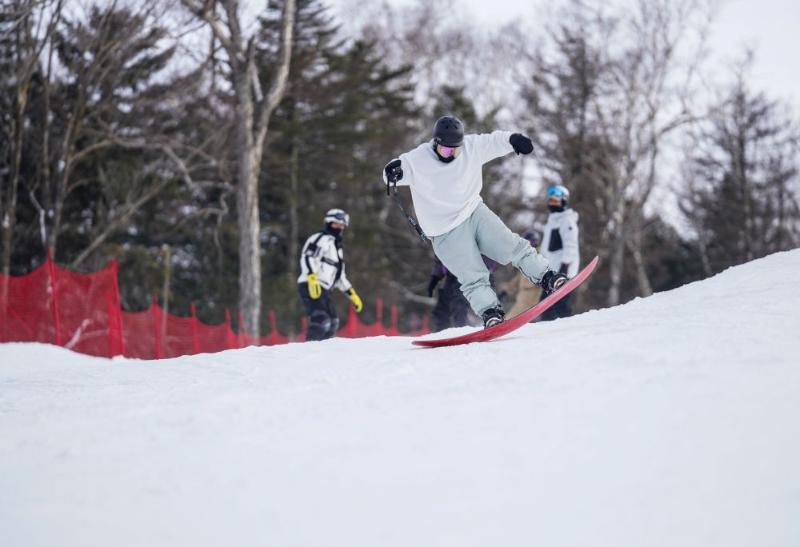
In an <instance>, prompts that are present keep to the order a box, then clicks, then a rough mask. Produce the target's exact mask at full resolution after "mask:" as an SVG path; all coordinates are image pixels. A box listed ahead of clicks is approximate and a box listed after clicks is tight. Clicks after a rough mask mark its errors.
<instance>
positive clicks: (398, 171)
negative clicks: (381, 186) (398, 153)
mask: <svg viewBox="0 0 800 547" xmlns="http://www.w3.org/2000/svg"><path fill="white" fill-rule="evenodd" d="M402 178H403V168H402V167H400V160H399V159H397V158H395V159H393V160H392V161H390V162H389V163H387V164H386V167H384V168H383V179H384V180H385V181H386V195H387V196H388V195H389V184H397V181H399V180H400V179H402Z"/></svg>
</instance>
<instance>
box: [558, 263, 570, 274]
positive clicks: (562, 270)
mask: <svg viewBox="0 0 800 547" xmlns="http://www.w3.org/2000/svg"><path fill="white" fill-rule="evenodd" d="M568 271H569V264H564V263H562V264H561V267H560V268H559V269H558V273H562V274H566V273H567V272H568Z"/></svg>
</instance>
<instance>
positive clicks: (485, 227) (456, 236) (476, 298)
mask: <svg viewBox="0 0 800 547" xmlns="http://www.w3.org/2000/svg"><path fill="white" fill-rule="evenodd" d="M431 239H432V240H433V252H434V253H436V256H438V257H439V260H441V261H442V264H444V266H445V267H446V268H447V269H448V270H450V272H452V273H453V275H455V276H456V277H457V278H458V280H459V282H461V292H463V293H464V296H466V297H467V300H468V301H469V305H470V306H471V307H472V309H473V311H474V312H475V313H476V314H478V316H479V317H480V316H481V315H483V312H485V311H486V310H488V309H489V308H493V307H495V306H499V305H500V303H499V302H498V300H497V295H496V294H495V292H494V290H493V289H492V286H491V284H490V283H489V270H488V269H487V268H486V264H484V262H483V258H481V255H485V256H487V257H489V258H491V259H492V260H494V261H496V262H498V263H499V264H508V263H511V264H512V265H513V266H514V267H515V268H519V269H520V270H521V271H522V273H523V274H525V276H526V277H527V278H528V279H530V280H531V282H532V283H537V282H538V281H539V280H540V279H541V278H542V275H544V272H546V271H547V260H546V259H545V258H544V257H542V255H540V254H539V253H537V252H536V249H534V248H533V247H532V246H531V244H530V243H529V242H528V240H527V239H523V238H521V237H520V236H518V235H517V234H515V233H514V232H512V231H511V230H509V229H508V227H507V226H506V225H505V224H503V221H502V220H500V218H499V217H498V216H497V215H496V214H494V213H493V212H492V211H491V210H490V209H489V208H488V207H487V206H486V204H485V203H481V204H480V205H478V208H477V209H475V211H474V212H473V213H472V214H471V215H470V216H469V218H467V220H465V221H464V222H462V223H461V224H459V225H458V226H456V227H455V228H453V229H452V230H450V231H449V232H447V233H445V234H441V235H438V236H435V237H432V238H431Z"/></svg>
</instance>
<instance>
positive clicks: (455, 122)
mask: <svg viewBox="0 0 800 547" xmlns="http://www.w3.org/2000/svg"><path fill="white" fill-rule="evenodd" d="M433 142H434V144H441V145H442V146H450V147H456V146H461V145H462V144H464V124H463V123H461V120H459V119H458V118H455V117H453V116H442V117H441V118H439V119H438V120H436V123H435V124H434V125H433Z"/></svg>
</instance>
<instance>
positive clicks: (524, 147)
mask: <svg viewBox="0 0 800 547" xmlns="http://www.w3.org/2000/svg"><path fill="white" fill-rule="evenodd" d="M508 142H510V143H511V146H512V147H513V148H514V152H516V153H517V155H518V156H519V155H520V154H530V153H531V152H533V143H532V142H531V140H530V139H529V138H528V137H526V136H525V135H523V134H522V133H514V134H513V135H511V138H509V139H508Z"/></svg>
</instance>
